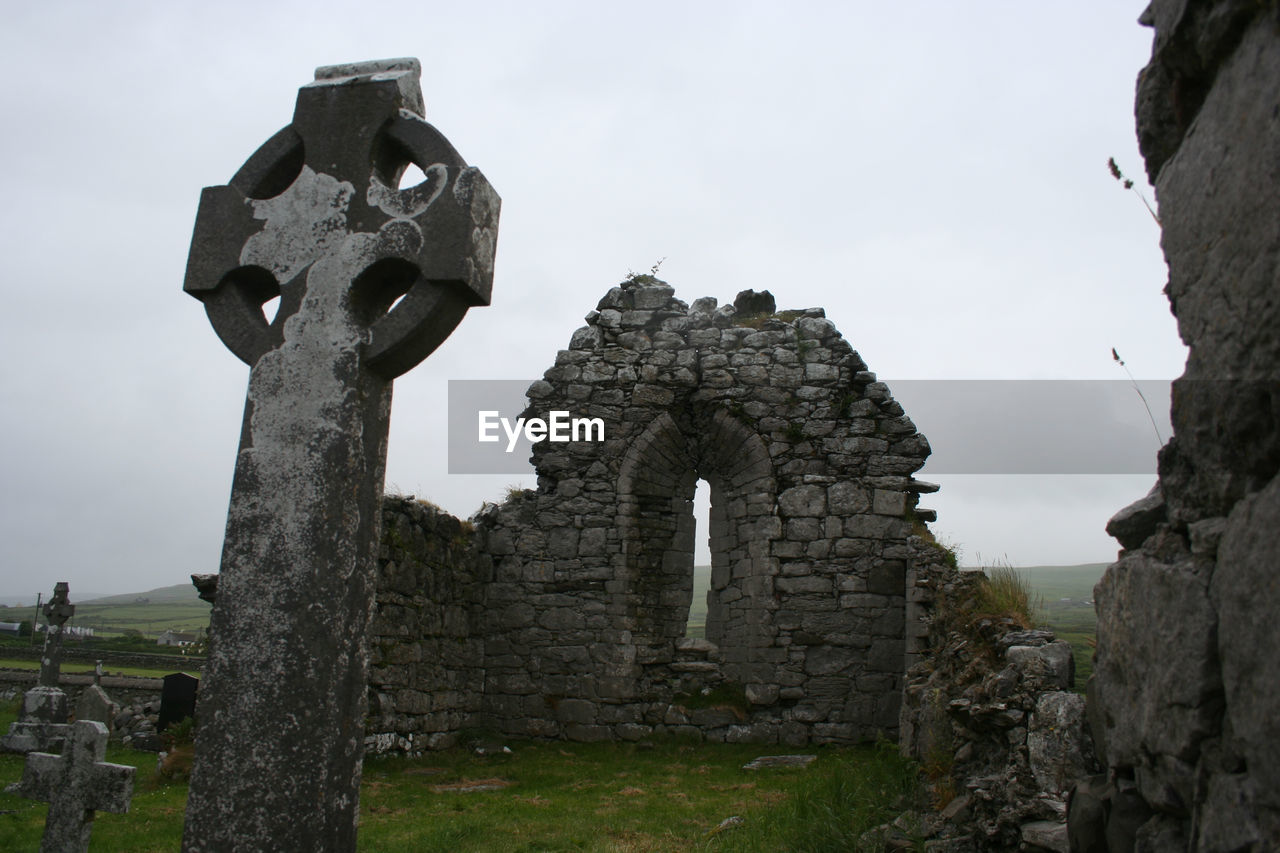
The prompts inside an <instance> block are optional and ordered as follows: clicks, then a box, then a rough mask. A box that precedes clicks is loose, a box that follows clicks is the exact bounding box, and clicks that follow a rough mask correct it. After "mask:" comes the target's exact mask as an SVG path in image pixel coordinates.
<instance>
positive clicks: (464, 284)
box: [183, 59, 499, 853]
mask: <svg viewBox="0 0 1280 853" xmlns="http://www.w3.org/2000/svg"><path fill="white" fill-rule="evenodd" d="M419 74H420V67H419V65H418V62H417V60H415V59H401V60H390V61H383V62H371V63H358V64H353V65H341V66H331V67H328V68H321V69H319V70H317V72H316V79H315V81H314V82H312V83H309V84H307V85H305V86H303V87H302V88H301V89H300V90H299V92H298V100H297V106H296V108H295V111H294V116H293V122H292V123H291V124H290V125H289V126H288V127H286V128H284V129H283V130H281V131H280V132H279V133H277V134H276V135H275V136H273V137H271V139H269V140H268V141H267V142H266V143H265V144H264V145H263V146H262V147H261V148H259V149H258V151H257V152H256V153H255V154H253V155H252V156H251V157H250V158H249V160H248V161H247V162H246V163H245V164H244V166H243V167H242V168H241V169H240V171H238V172H237V173H236V174H235V176H234V177H233V178H232V179H231V181H230V183H229V184H227V185H226V186H220V187H208V188H206V189H205V190H204V192H203V194H202V196H201V200H200V209H199V213H198V214H197V216H196V224H195V233H194V235H193V237H192V241H191V252H190V255H189V258H188V262H187V275H186V282H185V285H184V289H185V290H186V291H187V292H188V293H190V294H192V295H193V296H195V297H196V298H198V299H200V300H201V301H202V302H203V303H204V306H205V309H206V312H207V313H208V316H209V319H210V322H211V323H212V325H213V327H214V329H215V331H216V332H217V333H218V335H219V337H220V338H221V339H222V340H223V342H224V343H225V344H226V345H227V347H228V348H229V349H231V351H232V352H233V353H235V354H236V355H237V356H238V357H239V358H241V359H242V360H243V361H245V362H246V363H247V364H249V365H250V367H251V371H250V376H249V391H248V398H247V400H246V403H245V417H244V421H243V429H242V432H241V440H240V450H239V453H238V455H237V458H236V470H235V478H234V481H233V485H232V495H231V505H230V508H229V511H228V514H227V527H226V539H225V542H224V546H223V554H222V566H221V573H220V575H219V578H218V583H217V596H216V600H215V601H214V606H213V611H212V615H211V617H210V650H209V655H208V663H207V665H206V667H205V671H204V677H203V679H202V683H201V687H200V706H199V707H200V716H199V720H200V724H199V727H198V730H197V739H196V756H195V763H194V766H193V770H192V778H191V787H190V795H189V801H188V805H187V821H186V828H185V830H184V837H183V849H184V850H187V851H214V850H231V849H236V850H249V849H253V850H268V849H269V850H275V851H284V850H299V851H302V850H305V851H308V853H311V852H312V851H327V850H354V848H355V837H356V816H357V813H358V802H359V785H360V769H361V760H362V755H363V741H364V731H363V723H364V716H365V710H366V704H367V698H366V691H367V684H366V681H367V674H368V652H367V647H366V632H367V627H368V622H369V619H370V616H371V613H372V611H373V600H374V599H373V596H374V573H375V568H376V559H377V549H378V543H379V537H380V533H381V530H380V527H381V514H380V506H381V494H382V487H383V474H384V468H385V462H386V442H387V429H388V423H389V419H390V408H391V384H392V380H393V379H394V378H395V377H396V376H398V375H400V374H401V373H403V372H405V371H406V370H408V369H410V368H411V367H413V366H414V365H415V364H417V363H418V362H419V361H421V360H422V359H423V358H425V357H426V356H427V355H428V354H430V353H431V352H432V351H433V350H434V349H435V348H436V347H437V346H438V345H439V344H440V343H441V342H442V341H444V339H445V338H446V337H448V335H449V334H450V333H451V332H452V330H453V329H454V327H455V326H456V325H457V324H458V323H459V322H460V321H461V319H462V317H463V315H464V314H465V313H466V311H467V309H468V308H470V307H472V306H476V305H485V304H488V301H489V291H490V287H491V284H492V276H493V255H494V245H495V240H496V236H497V222H498V210H499V199H498V196H497V194H496V193H494V191H493V190H492V188H490V186H489V184H488V182H487V181H486V180H485V178H484V176H483V175H481V173H480V172H479V171H478V170H477V169H474V168H472V167H469V166H467V164H466V163H465V161H463V159H462V158H461V157H460V156H459V155H458V153H457V152H456V151H455V150H454V148H453V146H452V145H450V144H449V142H448V141H447V140H446V139H445V138H444V137H443V136H442V135H441V134H440V133H439V132H438V131H437V130H436V129H435V128H433V127H432V126H431V125H430V124H428V123H427V122H426V121H425V120H424V118H423V105H422V95H421V92H420V90H419V84H418V76H419ZM410 166H416V167H417V168H418V169H421V171H422V173H423V175H424V176H425V178H424V180H422V181H421V182H420V183H418V184H417V185H416V186H412V187H407V188H403V189H402V188H400V181H401V178H402V176H403V174H404V172H405V170H406V169H407V168H408V167H410ZM277 296H278V297H279V300H280V302H279V306H278V308H277V311H276V313H275V316H274V318H273V319H272V320H271V321H270V322H268V321H267V319H266V316H265V314H264V312H263V310H262V306H263V304H264V303H265V302H266V301H267V300H269V299H272V298H275V297H277ZM397 300H398V301H397Z"/></svg>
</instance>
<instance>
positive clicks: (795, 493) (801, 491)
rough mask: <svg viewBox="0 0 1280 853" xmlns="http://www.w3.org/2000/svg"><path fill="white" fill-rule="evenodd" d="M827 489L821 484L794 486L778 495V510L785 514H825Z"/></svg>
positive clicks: (791, 515) (814, 515)
mask: <svg viewBox="0 0 1280 853" xmlns="http://www.w3.org/2000/svg"><path fill="white" fill-rule="evenodd" d="M826 509H827V495H826V490H825V489H823V488H822V487H821V486H793V487H791V488H790V489H787V490H786V491H784V492H783V493H782V494H780V495H779V496H778V510H779V512H781V513H782V515H784V516H788V517H795V516H812V517H817V516H824V515H826Z"/></svg>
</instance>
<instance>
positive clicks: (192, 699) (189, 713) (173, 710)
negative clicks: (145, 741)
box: [156, 672, 200, 732]
mask: <svg viewBox="0 0 1280 853" xmlns="http://www.w3.org/2000/svg"><path fill="white" fill-rule="evenodd" d="M199 689H200V679H198V678H196V677H195V676H194V675H187V673H185V672H173V673H170V674H169V675H166V676H165V677H164V686H163V687H162V688H161V689H160V719H159V721H158V722H157V723H156V731H160V732H162V731H164V730H165V729H166V728H168V727H169V725H170V724H171V723H179V722H182V721H183V720H185V719H187V718H188V717H194V716H195V715H196V692H197V691H198V690H199Z"/></svg>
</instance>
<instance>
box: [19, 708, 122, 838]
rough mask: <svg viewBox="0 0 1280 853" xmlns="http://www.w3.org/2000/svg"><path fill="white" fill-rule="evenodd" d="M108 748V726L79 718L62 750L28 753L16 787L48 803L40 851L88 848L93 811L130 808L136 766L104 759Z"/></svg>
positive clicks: (113, 810) (120, 811)
mask: <svg viewBox="0 0 1280 853" xmlns="http://www.w3.org/2000/svg"><path fill="white" fill-rule="evenodd" d="M106 751H107V727H106V726H105V725H103V724H102V723H99V722H95V721H93V720H79V721H77V722H76V723H75V724H74V725H73V726H72V727H71V734H70V735H69V736H68V737H67V740H66V745H65V746H64V747H63V748H62V754H61V755H52V754H50V753H47V752H33V753H30V754H29V755H27V763H26V764H25V765H24V766H23V769H22V781H20V782H19V783H18V787H17V790H16V793H17V794H19V795H20V796H23V797H26V798H28V799H32V800H40V801H42V802H46V803H48V804H49V814H48V817H46V818H45V824H44V838H43V840H42V841H41V842H40V851H41V853H74V851H84V850H88V849H89V835H90V833H92V831H93V819H94V812H96V811H99V810H100V811H106V812H113V813H116V814H124V813H125V812H127V811H128V810H129V801H130V800H131V799H132V797H133V773H134V768H133V767H130V766H128V765H126V764H109V763H107V762H104V761H103V760H102V759H103V758H104V757H105V755H106Z"/></svg>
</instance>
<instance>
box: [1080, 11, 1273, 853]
mask: <svg viewBox="0 0 1280 853" xmlns="http://www.w3.org/2000/svg"><path fill="white" fill-rule="evenodd" d="M1143 21H1144V23H1147V24H1149V25H1151V26H1153V27H1154V30H1155V41H1154V46H1153V55H1152V58H1151V62H1150V64H1149V65H1148V66H1147V67H1146V68H1145V69H1144V70H1143V72H1142V74H1141V76H1140V78H1139V84H1138V96H1137V118H1138V135H1139V139H1140V142H1141V145H1142V151H1143V154H1144V156H1145V158H1146V164H1147V171H1148V174H1149V175H1150V176H1151V177H1152V180H1153V182H1154V184H1155V186H1156V193H1157V197H1158V200H1159V203H1160V217H1161V225H1162V229H1163V239H1162V244H1163V248H1164V253H1165V258H1166V260H1167V261H1168V264H1169V283H1168V286H1167V288H1166V292H1167V293H1168V295H1169V299H1170V303H1171V305H1172V308H1173V311H1174V313H1175V315H1177V318H1178V329H1179V332H1180V334H1181V335H1182V338H1183V340H1184V341H1185V342H1186V343H1187V344H1188V345H1189V346H1190V356H1189V358H1188V361H1187V367H1186V371H1185V373H1184V374H1183V376H1182V377H1181V378H1180V379H1178V380H1177V382H1176V383H1175V385H1174V394H1173V410H1172V414H1173V423H1174V436H1173V438H1172V440H1171V441H1170V442H1169V444H1168V445H1166V446H1165V448H1164V449H1163V450H1162V451H1161V453H1160V465H1159V470H1160V481H1159V483H1158V484H1157V487H1156V489H1155V490H1153V492H1152V493H1151V495H1149V496H1148V497H1147V498H1146V499H1144V500H1143V501H1140V502H1139V503H1137V504H1135V505H1134V506H1132V507H1129V508H1128V509H1126V510H1125V511H1123V512H1121V513H1120V514H1118V515H1117V516H1116V517H1115V518H1114V519H1113V520H1112V522H1111V523H1110V524H1109V526H1108V530H1109V531H1111V532H1112V533H1113V535H1115V536H1116V537H1117V539H1119V541H1120V544H1121V545H1122V546H1123V549H1124V550H1123V551H1122V552H1121V554H1120V558H1119V560H1118V561H1117V562H1116V563H1114V564H1113V565H1112V566H1111V567H1110V568H1109V569H1108V570H1107V573H1106V575H1105V576H1104V577H1103V579H1102V581H1101V582H1100V583H1099V585H1098V587H1097V589H1096V590H1095V600H1096V601H1097V609H1098V652H1097V659H1096V663H1095V676H1094V679H1093V680H1092V682H1091V687H1090V702H1091V708H1090V717H1091V721H1092V724H1093V725H1094V727H1095V730H1096V734H1097V738H1096V739H1097V742H1098V745H1099V747H1100V748H1101V752H1102V753H1103V754H1104V757H1105V760H1106V763H1107V764H1108V766H1109V776H1110V783H1111V784H1112V785H1113V786H1114V788H1115V789H1116V791H1117V796H1116V798H1115V799H1114V802H1113V808H1112V812H1111V815H1112V816H1111V818H1110V819H1109V822H1108V825H1107V835H1106V838H1107V845H1109V846H1104V847H1096V848H1093V847H1091V848H1090V849H1110V850H1113V851H1117V850H1126V851H1127V850H1132V849H1137V850H1147V851H1156V850H1197V851H1244V850H1250V851H1261V850H1276V849H1280V713H1277V712H1278V711H1280V658H1278V657H1277V656H1276V649H1278V648H1280V622H1277V620H1276V618H1275V614H1276V613H1277V612H1278V611H1280V581H1277V577H1280V575H1277V572H1276V566H1277V563H1278V562H1280V546H1277V539H1276V536H1275V531H1276V530H1277V528H1278V526H1280V476H1278V475H1280V429H1278V428H1277V427H1278V425H1280V381H1277V380H1280V335H1277V333H1276V332H1277V329H1280V7H1278V6H1277V4H1276V3H1274V2H1246V0H1201V2H1184V0H1155V2H1154V3H1152V4H1151V6H1150V8H1149V9H1148V10H1147V12H1146V13H1144V18H1143ZM1082 820H1083V818H1082Z"/></svg>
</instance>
